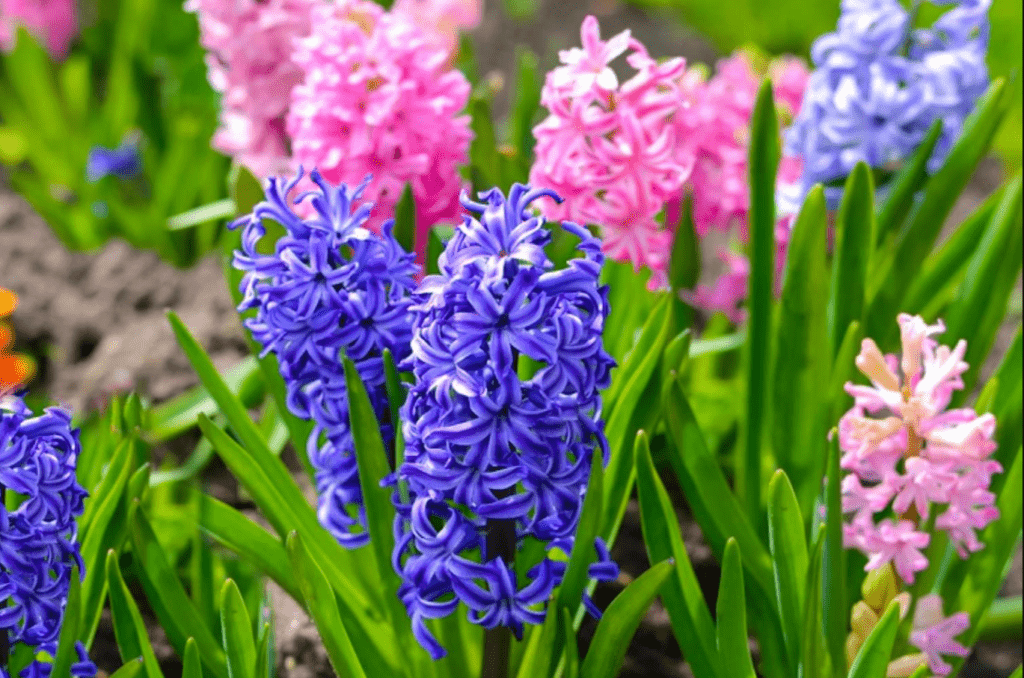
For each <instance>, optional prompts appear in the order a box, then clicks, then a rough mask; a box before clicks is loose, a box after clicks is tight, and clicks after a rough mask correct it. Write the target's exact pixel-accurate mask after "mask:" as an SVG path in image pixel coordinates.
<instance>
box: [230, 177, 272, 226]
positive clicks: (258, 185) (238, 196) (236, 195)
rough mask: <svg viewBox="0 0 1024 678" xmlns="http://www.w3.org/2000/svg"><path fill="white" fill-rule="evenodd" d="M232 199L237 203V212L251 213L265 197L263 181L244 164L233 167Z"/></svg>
mask: <svg viewBox="0 0 1024 678" xmlns="http://www.w3.org/2000/svg"><path fill="white" fill-rule="evenodd" d="M231 171H232V175H233V179H232V180H231V199H232V201H234V203H235V214H237V215H238V216H241V215H243V214H250V213H251V212H252V210H253V208H254V207H256V205H257V204H258V203H260V202H262V201H263V200H264V199H265V197H266V196H265V194H264V191H263V182H261V181H260V180H259V179H257V178H256V175H255V174H253V173H252V172H250V171H249V169H248V168H247V167H245V166H243V165H235V166H234V167H233V168H232V170H231Z"/></svg>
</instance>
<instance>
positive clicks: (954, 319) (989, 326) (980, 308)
mask: <svg viewBox="0 0 1024 678" xmlns="http://www.w3.org/2000/svg"><path fill="white" fill-rule="evenodd" d="M1021 194H1022V191H1021V175H1020V174H1019V173H1018V174H1017V176H1016V177H1014V179H1013V181H1011V182H1010V183H1009V185H1008V186H1007V187H1006V191H1005V192H1004V194H1003V198H1002V200H1001V201H1000V202H999V206H998V207H997V208H996V211H995V213H994V214H993V215H992V219H991V221H990V222H989V225H988V227H987V228H986V229H985V233H984V235H983V236H982V240H981V242H980V243H979V244H978V248H977V249H976V250H975V252H974V256H973V257H972V258H971V261H970V264H969V265H968V267H967V273H966V275H965V276H964V282H963V284H961V285H960V288H959V291H958V294H957V296H956V299H955V300H954V301H953V304H952V305H951V306H950V308H949V312H948V313H947V314H946V328H947V330H946V331H947V336H948V337H951V338H953V339H954V340H956V339H958V338H960V337H970V338H971V341H970V342H968V344H967V354H966V355H965V356H964V360H965V361H966V362H968V363H970V364H973V365H975V369H973V370H969V371H968V372H967V373H966V374H964V391H962V392H961V393H962V394H966V393H969V392H970V391H971V390H972V388H973V386H974V383H975V382H976V381H977V378H978V374H979V372H980V369H979V368H980V366H981V363H982V362H983V360H984V358H985V355H986V354H987V353H988V351H989V349H990V348H991V346H992V342H993V340H994V339H995V333H996V331H997V330H998V327H999V324H1000V323H1001V322H1002V320H1003V317H1004V314H1005V310H1006V303H1007V301H1008V300H1009V298H1010V294H1011V293H1012V291H1013V288H1014V286H1015V283H1016V281H1017V274H1018V273H1019V272H1020V268H1021V257H1020V250H1021V242H1020V233H1021ZM963 397H964V396H963V395H959V396H958V397H955V398H954V401H953V402H954V404H959V403H961V402H963Z"/></svg>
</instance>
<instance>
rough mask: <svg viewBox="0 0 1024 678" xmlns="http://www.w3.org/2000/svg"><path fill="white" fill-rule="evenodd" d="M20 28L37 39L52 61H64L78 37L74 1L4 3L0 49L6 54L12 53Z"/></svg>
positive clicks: (9, 0)
mask: <svg viewBox="0 0 1024 678" xmlns="http://www.w3.org/2000/svg"><path fill="white" fill-rule="evenodd" d="M19 26H24V27H25V28H26V29H27V30H28V31H29V32H30V33H32V34H33V35H35V36H37V37H39V39H40V40H41V41H42V43H43V44H44V45H45V46H46V49H47V50H49V52H50V54H51V55H52V56H53V58H54V59H63V58H64V57H66V56H67V55H68V49H69V48H70V47H71V41H72V40H74V39H75V36H76V35H78V22H77V21H76V19H75V0H4V3H3V6H2V7H0V48H3V50H4V51H5V52H9V51H11V50H12V49H14V44H15V42H16V34H17V29H18V27H19Z"/></svg>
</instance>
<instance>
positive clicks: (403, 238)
mask: <svg viewBox="0 0 1024 678" xmlns="http://www.w3.org/2000/svg"><path fill="white" fill-rule="evenodd" d="M394 234H395V240H397V241H398V244H399V245H401V246H402V248H403V249H404V250H405V251H406V252H414V251H416V250H415V247H416V199H415V198H414V197H413V194H412V184H406V185H405V188H403V189H402V197H401V198H399V200H398V204H396V205H395V230H394Z"/></svg>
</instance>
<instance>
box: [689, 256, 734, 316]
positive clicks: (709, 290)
mask: <svg viewBox="0 0 1024 678" xmlns="http://www.w3.org/2000/svg"><path fill="white" fill-rule="evenodd" d="M718 258H719V259H721V260H722V261H723V262H725V264H726V266H727V267H728V269H727V271H726V272H725V273H723V274H722V275H721V276H719V277H718V279H717V280H715V282H714V284H712V285H698V286H697V288H696V289H695V290H694V291H693V292H690V291H688V290H682V291H681V292H680V297H681V298H682V299H683V301H685V302H686V303H688V304H690V305H691V306H696V307H698V308H703V309H705V310H707V311H720V312H722V313H724V314H725V316H726V317H727V318H729V320H731V321H733V322H734V323H741V322H743V319H744V318H745V317H746V311H744V310H743V309H742V308H740V304H742V303H743V300H744V299H746V298H747V281H748V280H749V278H750V261H749V260H748V259H747V258H746V257H745V256H743V255H742V254H736V253H734V252H730V251H729V250H719V252H718Z"/></svg>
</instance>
